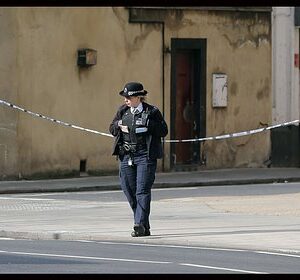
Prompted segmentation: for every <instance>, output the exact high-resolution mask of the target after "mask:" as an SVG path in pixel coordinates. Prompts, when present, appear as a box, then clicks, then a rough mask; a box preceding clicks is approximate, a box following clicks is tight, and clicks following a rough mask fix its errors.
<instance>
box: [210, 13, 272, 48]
mask: <svg viewBox="0 0 300 280" xmlns="http://www.w3.org/2000/svg"><path fill="white" fill-rule="evenodd" d="M269 14H270V13H253V12H244V13H241V12H236V13H234V14H232V13H226V12H223V16H222V15H221V13H220V14H218V15H217V14H215V16H216V17H218V19H217V20H215V22H214V24H215V25H216V26H217V28H218V29H219V30H220V32H221V33H222V34H223V37H224V38H225V39H226V40H227V41H228V43H229V45H230V46H231V47H232V48H233V49H237V48H241V47H243V46H244V45H245V44H249V43H250V44H252V45H253V46H255V47H256V48H258V47H259V46H260V45H261V44H262V43H268V44H270V42H271V18H270V15H269Z"/></svg>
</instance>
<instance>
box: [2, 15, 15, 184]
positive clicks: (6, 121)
mask: <svg viewBox="0 0 300 280" xmlns="http://www.w3.org/2000/svg"><path fill="white" fill-rule="evenodd" d="M16 40H17V36H16V29H15V25H14V14H13V13H12V12H11V11H9V10H5V11H4V10H3V9H0V50H1V51H0V93H1V94H0V98H1V99H5V100H9V101H10V102H16V101H17V92H18V86H17V83H16V79H15V75H16V72H17V71H16V67H17V55H16V53H17V45H16ZM1 107H2V108H0V179H1V178H3V179H6V178H7V177H8V175H9V174H17V172H18V149H17V121H18V114H15V113H14V112H12V111H11V110H10V109H9V108H5V107H3V106H1Z"/></svg>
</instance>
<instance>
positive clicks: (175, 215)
mask: <svg viewBox="0 0 300 280" xmlns="http://www.w3.org/2000/svg"><path fill="white" fill-rule="evenodd" d="M291 181H294V182H295V181H297V182H300V169H298V168H266V169H256V168H254V169H230V170H229V169H228V170H211V171H199V172H176V173H158V174H157V180H156V184H155V187H156V188H158V187H166V188H167V187H179V186H181V187H183V186H212V185H226V184H251V183H271V182H291ZM275 186H276V185H275ZM247 187H248V186H247ZM249 187H251V186H249ZM0 189H1V193H2V195H0V209H1V211H0V237H2V238H27V239H62V240H107V241H115V242H120V241H121V242H134V243H143V244H145V243H147V244H161V245H167V244H171V245H172V244H173V245H188V246H204V247H206V246H209V247H218V248H220V247H221V248H236V249H251V250H265V251H276V252H281V253H290V254H296V255H297V256H299V257H300V234H299V233H300V204H299V201H300V189H299V192H298V191H297V189H296V191H294V192H292V193H286V194H274V195H273V194H272V195H244V196H202V195H200V196H192V197H187V198H183V197H178V198H165V199H159V200H155V199H154V200H153V201H152V206H151V209H152V210H151V236H149V237H139V238H132V237H131V236H130V232H131V228H132V213H131V210H130V209H129V206H128V203H127V201H126V200H125V198H124V199H123V200H122V199H119V200H114V201H110V200H109V199H107V198H108V197H107V198H106V196H105V192H100V193H95V199H94V200H85V199H84V196H83V195H82V194H80V193H79V194H78V195H77V198H76V199H70V196H69V194H68V193H64V191H84V190H89V191H91V190H97V191H99V190H114V189H118V190H119V183H118V177H116V176H105V177H83V178H74V179H63V180H41V181H1V182H0ZM49 191H52V192H58V191H60V192H61V193H58V194H56V195H55V196H54V197H52V196H49V195H47V194H46V192H49ZM155 191H156V189H155V188H154V190H153V195H154V197H155ZM187 191H188V189H187ZM26 192H28V194H26ZM30 192H41V193H40V194H38V193H36V194H30ZM10 193H23V194H18V195H9V194H10ZM97 195H98V197H97ZM120 195H121V194H120ZM100 196H101V197H102V199H101V201H99V197H100ZM122 197H123V196H122Z"/></svg>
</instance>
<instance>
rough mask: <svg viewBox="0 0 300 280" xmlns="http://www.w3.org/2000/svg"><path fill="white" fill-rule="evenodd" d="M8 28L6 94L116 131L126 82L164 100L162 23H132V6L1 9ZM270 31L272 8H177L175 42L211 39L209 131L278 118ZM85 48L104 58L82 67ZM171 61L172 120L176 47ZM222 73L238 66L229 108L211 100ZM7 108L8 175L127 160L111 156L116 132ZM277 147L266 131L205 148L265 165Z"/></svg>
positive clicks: (0, 81)
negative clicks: (215, 76)
mask: <svg viewBox="0 0 300 280" xmlns="http://www.w3.org/2000/svg"><path fill="white" fill-rule="evenodd" d="M0 36H1V42H0V50H1V51H0V58H1V61H4V62H5V63H1V65H0V71H1V77H0V87H1V88H0V89H1V93H0V97H1V98H3V99H6V100H8V101H11V102H13V103H14V102H15V103H17V104H18V105H19V106H21V107H24V108H26V109H29V110H31V111H34V112H38V113H41V114H43V115H46V116H50V117H53V118H56V119H59V120H63V121H65V122H69V123H73V124H76V125H79V126H82V127H86V128H91V129H95V130H98V131H102V132H108V126H109V123H110V121H111V120H112V118H113V116H114V113H115V111H116V109H117V108H118V106H119V105H121V104H122V103H123V100H122V98H121V97H120V96H119V94H118V92H119V91H120V90H121V89H122V87H123V86H124V84H125V83H126V82H128V81H134V80H138V81H141V82H142V83H143V84H144V87H145V88H146V89H147V90H148V92H149V95H148V97H147V100H148V101H149V102H150V103H153V104H156V105H157V106H158V107H159V108H160V109H163V108H162V86H163V85H162V73H163V72H162V71H163V69H162V56H163V54H162V26H161V25H160V24H158V23H153V24H137V23H135V24H132V23H129V22H128V10H127V9H125V8H122V7H113V8H111V7H101V8H6V9H0ZM270 36H271V35H270V23H269V18H268V16H266V15H265V14H264V13H261V14H259V13H258V14H257V15H255V16H254V17H253V14H252V15H250V14H249V13H230V12H207V11H193V10H190V9H189V10H187V11H173V10H170V11H168V12H167V16H166V18H165V46H170V42H171V38H172V37H176V38H207V81H206V83H207V135H217V134H222V133H229V132H236V131H241V130H247V129H251V128H257V127H259V126H260V125H262V124H270V121H271V60H270V59H271V45H270ZM83 47H87V48H93V49H96V50H97V51H98V63H97V65H95V66H93V67H91V68H89V69H79V68H78V66H77V65H76V62H77V49H79V48H83ZM164 63H165V69H164V71H165V72H164V74H165V84H164V91H165V108H164V109H165V117H166V120H167V122H168V124H170V106H171V103H170V102H171V101H170V73H171V68H170V67H171V59H170V56H168V55H167V54H165V61H164ZM3 65H6V66H5V67H4V66H3ZM214 72H224V73H226V74H227V75H228V107H227V108H224V109H214V108H212V105H211V104H212V101H211V96H212V88H211V77H212V73H214ZM0 116H1V125H0V128H1V129H0V140H1V141H0V143H1V145H0V158H1V159H2V161H1V163H0V167H1V169H0V170H1V171H0V175H3V174H4V175H6V174H14V175H18V174H19V173H20V175H21V176H30V175H33V174H36V173H43V174H50V173H53V172H71V171H75V172H78V171H79V162H80V160H87V171H99V172H102V171H107V170H117V168H118V162H117V161H116V159H115V158H114V157H112V156H111V152H112V151H111V149H112V143H113V139H112V138H109V137H105V136H99V135H95V134H90V133H86V132H82V131H79V130H74V129H73V128H67V127H64V126H60V125H57V124H54V123H51V122H48V121H45V120H42V119H40V118H33V117H32V116H30V115H27V114H25V113H18V112H16V111H13V110H11V109H9V108H3V107H1V108H0ZM4 131H5V133H4ZM167 139H168V138H167ZM5 145H6V146H5ZM7 147H9V149H8V148H7ZM269 148H270V141H269V135H268V134H260V135H253V136H249V137H243V138H239V139H233V140H223V141H218V142H207V143H205V144H204V147H203V152H204V153H205V156H206V160H207V168H217V167H238V166H257V165H262V164H263V161H264V160H266V159H267V158H268V154H269ZM5 151H9V153H7V152H5ZM168 157H169V146H168V145H166V149H165V158H168ZM3 158H6V161H5V163H3V162H4V161H3ZM166 162H168V161H166ZM159 164H161V163H159ZM4 165H5V167H3V166H4ZM166 167H168V166H167V165H166ZM159 169H160V165H159ZM3 170H4V171H3Z"/></svg>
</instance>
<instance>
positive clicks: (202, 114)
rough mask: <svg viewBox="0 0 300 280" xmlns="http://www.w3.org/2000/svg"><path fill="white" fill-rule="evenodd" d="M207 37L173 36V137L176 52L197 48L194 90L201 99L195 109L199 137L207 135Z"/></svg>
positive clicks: (172, 147) (172, 127)
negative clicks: (197, 107)
mask: <svg viewBox="0 0 300 280" xmlns="http://www.w3.org/2000/svg"><path fill="white" fill-rule="evenodd" d="M206 45H207V42H206V39H198V38H171V100H170V104H171V108H170V109H171V110H170V113H171V118H170V120H171V122H170V136H171V139H175V138H174V137H175V126H176V124H175V115H176V67H175V65H176V53H177V52H178V51H179V50H195V51H197V52H198V53H199V55H200V61H199V64H195V68H196V69H195V70H194V71H195V75H197V73H198V74H199V79H196V78H194V85H193V87H194V92H195V93H196V92H197V91H198V92H199V94H198V96H199V100H197V104H195V106H198V105H199V110H195V112H196V114H197V115H196V118H198V124H199V126H200V128H199V132H198V133H199V137H201V138H202V137H205V136H206V56H207V54H206ZM175 144H176V143H173V142H171V145H170V167H171V169H173V168H174V167H175V166H176V164H175V162H174V157H173V154H174V152H175ZM200 147H201V146H200V142H199V150H198V153H199V155H198V158H199V161H198V164H200V163H201V162H202V161H201V150H200Z"/></svg>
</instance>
